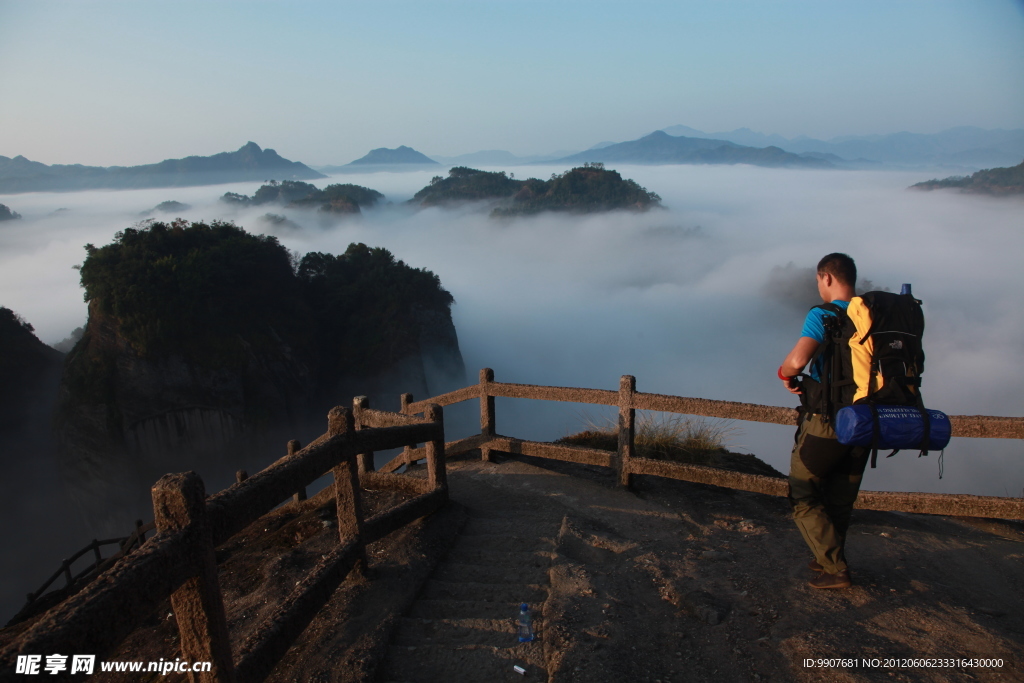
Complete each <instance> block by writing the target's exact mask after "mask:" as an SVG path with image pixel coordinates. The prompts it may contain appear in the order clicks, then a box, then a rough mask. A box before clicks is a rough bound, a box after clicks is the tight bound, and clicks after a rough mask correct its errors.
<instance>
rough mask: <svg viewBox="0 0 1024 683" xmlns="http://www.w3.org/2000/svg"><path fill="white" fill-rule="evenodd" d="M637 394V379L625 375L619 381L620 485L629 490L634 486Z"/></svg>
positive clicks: (618, 464)
mask: <svg viewBox="0 0 1024 683" xmlns="http://www.w3.org/2000/svg"><path fill="white" fill-rule="evenodd" d="M635 393H636V377H633V376H632V375H623V376H622V377H621V378H620V379H619V452H618V456H619V457H618V462H617V466H618V470H619V472H618V474H619V484H621V485H622V486H625V487H626V488H627V489H628V488H630V487H631V486H632V485H633V475H632V474H630V471H629V465H630V462H629V461H630V459H631V458H632V457H633V455H634V453H635V451H636V433H635V432H636V410H635V409H634V408H633V394H635Z"/></svg>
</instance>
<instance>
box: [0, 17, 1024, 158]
mask: <svg viewBox="0 0 1024 683" xmlns="http://www.w3.org/2000/svg"><path fill="white" fill-rule="evenodd" d="M680 123H681V124H685V125H688V126H692V127H694V128H698V129H701V130H705V131H709V132H714V131H723V130H731V129H734V128H738V127H742V126H746V127H749V128H752V129H754V130H758V131H761V132H765V133H780V134H782V135H785V136H787V137H792V136H795V135H801V134H803V135H809V136H812V137H822V138H828V137H832V136H835V135H846V134H874V133H891V132H897V131H901V130H909V131H913V132H922V133H931V132H937V131H939V130H943V129H945V128H950V127H953V126H959V125H974V126H980V127H983V128H1024V3H1022V2H1021V1H1020V0H957V1H942V0H927V1H925V0H920V1H918V0H905V1H902V2H891V1H885V2H875V1H873V0H858V1H857V2H826V1H823V0H815V1H813V2H782V1H778V2H765V1H759V2H727V1H726V2H699V3H698V2H692V3H691V2H635V1H634V2H629V3H627V2H594V1H580V2H558V1H539V2H533V1H523V0H519V1H516V2H509V1H505V0H502V1H490V0H474V1H472V2H429V1H426V0H421V1H417V2H387V1H380V0H378V1H374V2H365V1H363V2H358V3H342V2H283V1H281V2H241V1H236V2H201V3H200V2H184V1H175V2H89V1H86V0H83V1H78V2H59V3H54V2H45V1H32V2H27V1H24V2H22V1H18V2H9V1H4V0H0V154H2V155H4V156H14V155H17V154H23V155H25V156H27V157H28V158H30V159H34V160H38V161H43V162H45V163H84V164H95V165H112V164H123V165H128V164H138V163H149V162H154V161H158V160H160V159H163V158H167V157H179V156H186V155H189V154H204V155H205V154H212V153H215V152H219V151H224V150H229V149H236V148H238V147H240V146H241V145H242V144H244V143H245V142H246V141H248V140H253V141H255V142H257V143H259V144H260V145H262V146H264V147H272V148H275V149H276V150H277V151H278V152H279V153H281V154H282V155H284V156H286V157H288V158H291V159H297V160H301V161H304V162H306V163H311V164H325V163H346V162H348V161H351V160H352V159H354V158H357V157H359V156H362V155H363V154H365V153H366V152H367V151H368V150H370V149H371V148H375V147H397V146H398V145H401V144H405V145H410V146H412V147H414V148H416V149H418V150H420V151H422V152H425V153H427V154H445V155H454V154H461V153H466V152H472V151H476V150H480V149H506V150H509V151H511V152H513V153H516V154H531V153H540V152H549V151H553V150H556V149H584V148H587V147H590V146H591V145H593V144H595V143H597V142H600V141H603V140H613V141H621V140H629V139H633V138H636V137H639V136H641V135H644V134H647V133H649V132H651V131H653V130H656V129H659V128H664V127H667V126H671V125H674V124H680Z"/></svg>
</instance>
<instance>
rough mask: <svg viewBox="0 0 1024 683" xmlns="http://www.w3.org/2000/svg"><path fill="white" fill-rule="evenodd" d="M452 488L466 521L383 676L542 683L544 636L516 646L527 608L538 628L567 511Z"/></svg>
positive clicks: (494, 492) (517, 497) (401, 632)
mask: <svg viewBox="0 0 1024 683" xmlns="http://www.w3.org/2000/svg"><path fill="white" fill-rule="evenodd" d="M459 483H460V480H459V478H458V477H456V478H455V481H454V482H453V484H452V497H453V499H454V500H456V501H458V502H459V503H461V504H462V505H463V506H464V507H465V508H466V512H467V515H468V520H467V522H466V525H465V526H464V527H463V530H462V533H461V534H460V535H459V537H458V539H457V540H456V542H455V544H454V546H453V547H452V549H451V551H450V552H449V553H448V555H447V557H446V558H445V559H444V561H443V562H442V563H441V564H440V565H439V566H438V567H437V569H436V570H435V571H434V574H433V575H432V577H431V578H430V579H429V580H428V581H427V583H426V585H425V586H424V588H423V590H422V592H421V593H420V595H419V597H418V598H417V600H416V602H415V603H414V604H413V606H412V609H411V610H410V612H409V614H408V615H407V616H405V617H403V618H402V619H401V620H400V622H399V624H398V627H397V629H396V632H395V635H394V638H393V639H392V644H391V646H390V648H389V649H388V653H387V657H386V659H385V662H384V665H383V671H382V673H381V675H380V679H381V680H385V681H395V682H400V681H401V682H412V681H415V682H417V683H418V682H425V681H466V682H473V681H481V682H485V681H486V682H492V681H505V680H510V681H514V680H523V675H522V674H519V673H518V672H516V671H515V670H514V669H513V667H514V666H519V667H520V668H522V669H524V670H525V672H526V674H525V675H526V678H527V680H530V681H546V680H547V678H548V677H547V670H546V667H545V662H544V652H543V647H542V644H541V643H542V637H541V636H542V634H541V633H539V632H538V633H537V637H536V638H535V639H534V640H533V641H532V642H527V643H520V642H519V639H518V633H517V615H518V613H519V606H520V604H521V603H524V602H525V603H527V604H528V605H529V607H530V610H531V613H532V614H533V615H534V618H535V620H536V622H537V624H538V626H539V625H540V624H541V623H542V622H543V618H542V614H543V606H544V603H545V601H546V600H547V598H548V591H549V588H550V583H549V578H548V577H549V567H550V565H551V559H552V556H553V550H554V543H555V538H556V537H557V534H558V530H559V528H560V525H561V521H562V517H563V515H562V511H561V509H560V507H561V506H551V505H542V504H540V501H537V500H535V499H534V498H535V496H531V495H527V494H523V493H522V492H510V491H508V490H507V489H502V488H495V487H491V486H488V485H486V484H483V485H477V486H460V485H459Z"/></svg>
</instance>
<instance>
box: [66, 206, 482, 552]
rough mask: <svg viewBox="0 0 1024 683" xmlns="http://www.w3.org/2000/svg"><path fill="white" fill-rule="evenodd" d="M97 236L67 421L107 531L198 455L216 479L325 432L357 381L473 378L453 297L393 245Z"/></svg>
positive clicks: (137, 511)
mask: <svg viewBox="0 0 1024 683" xmlns="http://www.w3.org/2000/svg"><path fill="white" fill-rule="evenodd" d="M87 249H88V250H89V255H88V258H87V259H86V262H85V264H84V265H83V266H82V284H83V286H84V287H85V290H86V291H85V296H86V298H87V300H88V301H89V322H88V324H87V326H86V331H85V335H84V336H83V338H82V339H81V341H79V343H78V344H77V345H76V346H75V348H74V349H73V350H72V352H71V353H70V354H69V356H68V360H67V364H66V370H65V373H64V377H63V379H62V382H61V388H60V399H59V405H58V410H57V433H58V438H59V444H60V457H61V462H62V471H63V474H64V478H65V481H66V483H67V484H68V485H69V486H70V487H71V489H72V493H73V495H74V496H75V498H76V502H77V503H78V504H79V506H80V507H81V509H82V510H83V512H84V514H85V515H86V516H87V517H88V518H89V520H90V521H91V522H92V525H93V526H94V528H96V529H97V533H99V532H101V531H103V532H115V531H117V530H121V529H123V528H124V526H125V524H126V522H130V520H131V519H132V518H133V516H144V517H148V516H149V512H148V507H149V503H148V489H149V486H150V485H151V484H152V482H153V481H155V480H156V479H157V478H158V477H159V476H161V475H162V474H164V473H166V472H170V471H184V470H189V469H194V470H196V471H198V472H200V473H201V474H202V475H203V477H204V480H206V482H207V486H208V489H209V490H210V491H215V490H217V489H218V488H220V487H223V486H226V485H228V484H230V483H231V482H232V476H233V473H234V472H235V471H236V470H237V469H247V470H249V471H255V470H258V469H261V468H262V467H265V466H266V465H267V464H269V462H270V461H272V460H273V459H275V458H277V457H279V456H280V455H283V454H284V446H285V443H286V442H287V441H288V440H289V439H293V438H298V439H300V440H301V441H303V442H305V441H308V440H309V439H310V438H311V437H313V436H315V435H318V434H320V433H321V432H322V431H323V416H324V415H325V414H326V412H327V409H328V408H329V407H330V406H332V405H336V404H339V403H346V404H347V403H349V402H350V401H351V398H352V396H354V395H359V394H364V395H369V396H371V400H372V401H373V402H374V403H375V404H376V405H379V406H381V407H392V408H396V407H397V395H398V394H399V393H401V392H404V391H409V392H413V393H414V394H416V395H418V396H421V397H422V396H427V395H431V394H432V393H435V392H440V391H445V390H447V389H448V388H450V387H451V386H452V385H461V384H462V383H463V382H464V380H465V376H464V368H463V365H462V357H461V354H460V352H459V348H458V340H457V337H456V334H455V329H454V326H453V325H452V322H451V315H450V312H449V306H450V304H451V301H452V299H451V296H450V295H449V294H448V293H447V292H445V291H444V290H443V289H442V288H441V286H440V282H439V281H438V279H437V277H436V276H435V275H433V274H432V273H429V272H427V271H422V270H415V269H412V268H409V267H408V266H406V265H405V264H404V263H402V262H401V261H396V260H395V259H394V257H393V256H392V255H391V254H390V253H389V252H387V251H386V250H384V249H371V248H369V247H366V246H365V245H352V246H350V247H349V250H348V251H347V252H346V253H345V254H343V255H341V256H334V255H331V254H319V253H316V254H307V255H306V257H304V258H303V259H301V261H299V262H296V260H295V258H294V257H293V256H292V255H290V254H289V253H288V251H287V250H286V249H284V248H283V247H282V246H281V245H280V244H278V243H277V241H276V240H275V239H274V238H269V237H262V236H254V235H250V234H248V233H246V232H245V231H244V230H242V229H241V228H237V227H235V226H233V225H230V224H212V225H206V224H202V223H193V224H191V225H186V224H185V223H184V222H176V223H174V224H171V225H165V224H162V223H154V224H152V225H150V226H149V227H148V228H145V229H130V230H125V231H124V232H123V233H119V235H118V237H117V238H116V240H115V242H114V243H113V244H110V245H107V246H105V247H102V248H96V247H93V246H91V245H90V246H89V247H87ZM392 404H394V405H392Z"/></svg>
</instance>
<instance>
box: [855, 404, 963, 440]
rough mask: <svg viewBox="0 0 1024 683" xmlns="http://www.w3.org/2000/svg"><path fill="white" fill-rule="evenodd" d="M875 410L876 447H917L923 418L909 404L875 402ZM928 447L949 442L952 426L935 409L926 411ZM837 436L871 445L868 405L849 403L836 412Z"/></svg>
mask: <svg viewBox="0 0 1024 683" xmlns="http://www.w3.org/2000/svg"><path fill="white" fill-rule="evenodd" d="M874 408H875V410H876V411H877V412H878V432H879V433H878V447H879V448H896V449H901V448H907V449H915V448H916V449H920V448H921V441H922V437H923V436H924V424H923V423H924V419H923V418H922V417H921V413H920V411H919V410H918V409H917V408H914V407H912V406H881V405H876V406H875V407H874ZM928 422H929V427H930V429H929V431H930V432H931V433H930V434H929V436H928V449H927V450H930V451H941V450H942V449H943V448H945V447H946V445H947V444H949V437H950V432H951V431H952V426H951V425H950V423H949V417H947V416H946V414H945V413H942V412H939V411H938V410H929V411H928ZM836 437H838V439H839V443H841V444H846V445H848V446H871V445H873V444H874V438H875V419H874V417H873V416H872V415H871V406H869V405H867V404H859V405H852V406H847V407H845V408H842V409H841V410H840V411H839V412H838V413H836Z"/></svg>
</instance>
